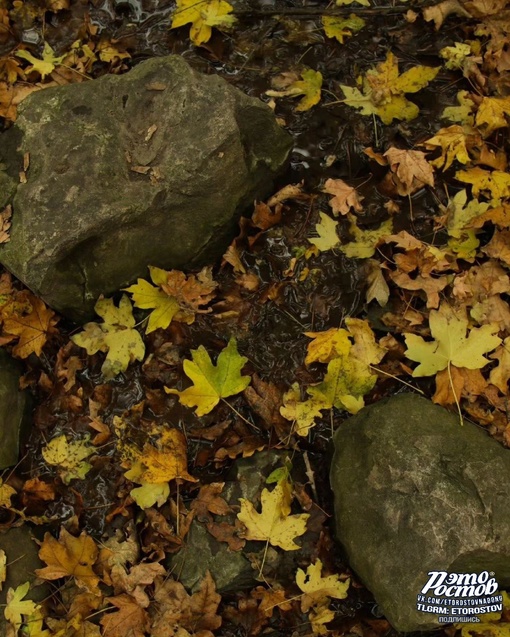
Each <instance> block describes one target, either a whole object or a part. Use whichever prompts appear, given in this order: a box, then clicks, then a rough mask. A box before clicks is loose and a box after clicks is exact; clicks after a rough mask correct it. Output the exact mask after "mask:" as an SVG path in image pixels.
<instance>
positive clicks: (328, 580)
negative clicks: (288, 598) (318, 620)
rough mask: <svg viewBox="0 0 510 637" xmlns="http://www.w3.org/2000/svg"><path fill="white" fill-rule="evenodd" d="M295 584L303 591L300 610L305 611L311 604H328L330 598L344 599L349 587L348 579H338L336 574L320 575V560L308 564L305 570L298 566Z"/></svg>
mask: <svg viewBox="0 0 510 637" xmlns="http://www.w3.org/2000/svg"><path fill="white" fill-rule="evenodd" d="M296 584H297V585H298V586H299V589H300V590H301V591H302V592H303V593H304V595H303V596H302V597H301V611H302V612H303V613H307V612H308V611H309V610H310V608H311V607H312V606H322V605H323V604H325V603H326V604H329V602H330V599H331V598H332V597H333V598H334V599H345V598H346V597H347V590H348V588H349V584H350V580H349V579H347V580H346V581H344V582H341V581H340V576H339V575H338V574H335V575H328V576H327V577H323V575H322V562H321V560H317V561H316V562H315V564H310V565H309V566H308V568H307V569H306V573H305V571H303V569H301V568H298V570H297V573H296Z"/></svg>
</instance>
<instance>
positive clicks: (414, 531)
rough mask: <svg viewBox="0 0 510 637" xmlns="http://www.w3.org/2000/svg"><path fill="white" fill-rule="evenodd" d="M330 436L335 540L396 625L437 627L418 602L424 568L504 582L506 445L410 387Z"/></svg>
mask: <svg viewBox="0 0 510 637" xmlns="http://www.w3.org/2000/svg"><path fill="white" fill-rule="evenodd" d="M334 443H335V454H334V457H333V461H332V466H331V485H332V488H333V491H334V498H335V520H336V534H337V537H338V539H339V540H340V542H341V543H342V544H343V546H344V548H345V549H346V551H347V555H348V558H349V562H350V565H351V566H352V568H353V569H354V570H355V571H356V573H357V575H358V576H359V577H360V578H361V580H362V581H363V583H364V584H365V585H366V587H367V588H368V589H369V590H370V591H371V592H372V593H373V595H374V597H375V599H376V600H377V602H378V604H379V606H380V607H381V609H382V611H383V612H384V613H385V615H386V617H387V618H388V620H389V621H390V622H391V623H392V624H393V626H394V627H395V628H396V629H397V630H398V631H402V632H409V631H418V630H428V629H434V628H437V627H438V622H437V619H436V617H437V616H436V615H433V614H428V613H423V612H419V611H418V610H417V609H416V603H417V595H418V594H419V593H420V591H421V589H422V588H423V587H424V586H425V584H426V582H427V580H428V579H429V578H428V575H427V573H428V572H430V571H449V572H453V573H481V572H482V571H489V572H491V571H493V572H494V573H495V577H496V579H497V581H498V582H499V584H500V585H501V587H505V586H508V585H509V584H510V534H509V532H508V530H509V529H510V507H509V506H508V484H510V453H509V451H508V450H506V449H504V448H503V447H502V446H501V445H500V444H499V443H498V442H496V441H495V440H494V439H492V438H490V437H489V436H488V435H487V434H486V433H485V432H484V431H483V430H481V429H480V428H478V427H476V426H475V425H474V424H471V423H469V422H466V423H465V424H464V425H463V426H462V425H461V424H460V422H459V418H458V416H457V415H455V414H452V413H450V412H448V411H446V410H445V409H443V408H442V407H439V406H437V405H434V404H433V403H432V402H430V401H429V400H426V399H425V398H422V397H420V396H417V395H415V394H402V395H398V396H394V397H392V398H390V399H387V400H383V401H380V402H378V403H376V404H374V405H371V406H370V407H367V408H365V409H363V410H361V411H360V412H359V413H358V414H357V415H356V416H354V417H352V418H349V419H348V420H347V421H346V422H344V423H343V424H342V426H341V427H340V428H339V430H338V431H337V432H336V433H335V437H334Z"/></svg>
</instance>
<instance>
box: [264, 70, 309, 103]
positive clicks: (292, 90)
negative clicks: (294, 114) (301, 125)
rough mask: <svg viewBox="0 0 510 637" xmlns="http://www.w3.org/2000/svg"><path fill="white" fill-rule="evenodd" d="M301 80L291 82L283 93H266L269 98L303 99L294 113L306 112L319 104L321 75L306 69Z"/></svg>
mask: <svg viewBox="0 0 510 637" xmlns="http://www.w3.org/2000/svg"><path fill="white" fill-rule="evenodd" d="M301 78H302V79H301V80H296V81H295V82H292V84H290V85H289V86H288V87H287V88H286V89H285V90H283V91H272V90H271V91H266V95H268V96H269V97H298V96H299V95H303V96H304V97H303V98H302V99H301V100H300V101H299V103H298V105H297V106H296V111H308V110H310V109H311V108H312V106H315V105H316V104H318V103H319V102H320V99H321V88H322V74H321V73H320V72H319V71H314V70H312V69H307V70H305V71H303V72H302V73H301Z"/></svg>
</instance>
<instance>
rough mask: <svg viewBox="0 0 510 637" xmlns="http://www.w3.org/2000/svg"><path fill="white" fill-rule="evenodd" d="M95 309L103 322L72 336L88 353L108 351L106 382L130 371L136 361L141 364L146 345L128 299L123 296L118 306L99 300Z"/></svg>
mask: <svg viewBox="0 0 510 637" xmlns="http://www.w3.org/2000/svg"><path fill="white" fill-rule="evenodd" d="M94 309H95V310H96V313H97V314H98V315H99V316H100V317H101V318H102V319H103V321H104V322H103V323H101V324H99V323H86V324H85V325H84V327H83V332H80V333H79V334H76V335H75V336H72V337H71V340H72V341H73V343H76V345H78V346H79V347H83V348H84V349H86V350H87V354H95V353H96V352H99V351H101V352H107V355H106V359H105V361H104V363H103V366H102V367H101V371H102V372H103V376H104V377H105V379H107V380H108V379H111V378H114V377H115V376H117V374H119V373H120V372H124V371H126V369H127V367H128V365H129V363H131V362H132V361H133V360H139V361H141V360H142V359H143V357H144V354H145V345H144V344H143V340H142V337H141V336H140V334H139V333H138V332H137V331H136V330H135V329H133V328H134V326H135V319H134V317H133V310H132V307H131V303H130V301H129V299H128V297H127V296H126V295H125V294H123V295H122V298H121V300H120V303H119V307H116V306H115V305H114V303H113V299H99V301H98V302H97V303H96V305H95V307H94Z"/></svg>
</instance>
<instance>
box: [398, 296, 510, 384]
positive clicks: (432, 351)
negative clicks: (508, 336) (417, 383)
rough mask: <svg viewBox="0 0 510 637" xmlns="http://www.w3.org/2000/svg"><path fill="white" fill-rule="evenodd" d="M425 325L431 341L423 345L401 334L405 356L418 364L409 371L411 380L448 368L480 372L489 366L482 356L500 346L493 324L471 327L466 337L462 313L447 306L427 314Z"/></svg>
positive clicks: (415, 335) (466, 329) (465, 325)
mask: <svg viewBox="0 0 510 637" xmlns="http://www.w3.org/2000/svg"><path fill="white" fill-rule="evenodd" d="M429 324H430V333H431V335H432V337H433V339H434V340H433V341H425V340H424V339H423V338H422V337H421V336H418V335H417V334H404V338H405V341H406V345H407V350H406V352H405V355H406V356H407V358H409V359H410V360H412V361H415V362H416V363H420V364H419V365H418V367H417V368H416V369H415V370H414V371H413V376H414V377H419V376H433V375H434V374H436V373H437V372H440V371H441V370H443V369H446V368H447V367H449V366H450V365H454V366H455V367H466V368H467V369H480V368H482V367H484V366H485V365H487V363H488V362H489V361H488V360H487V359H486V358H485V357H484V354H487V353H488V352H491V351H492V350H494V349H496V347H497V346H498V345H499V344H500V343H501V339H500V338H499V336H496V334H497V332H498V331H499V327H498V325H497V324H490V325H482V327H474V328H472V329H471V330H470V331H469V334H468V335H467V336H466V332H467V331H468V328H469V325H468V320H467V318H466V315H465V310H454V309H453V308H452V307H450V306H449V305H448V304H447V303H442V304H441V305H440V307H439V309H438V310H431V312H430V317H429Z"/></svg>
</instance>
